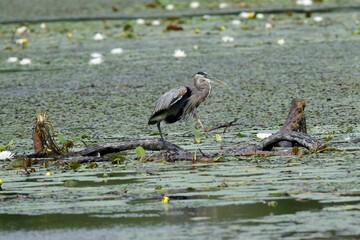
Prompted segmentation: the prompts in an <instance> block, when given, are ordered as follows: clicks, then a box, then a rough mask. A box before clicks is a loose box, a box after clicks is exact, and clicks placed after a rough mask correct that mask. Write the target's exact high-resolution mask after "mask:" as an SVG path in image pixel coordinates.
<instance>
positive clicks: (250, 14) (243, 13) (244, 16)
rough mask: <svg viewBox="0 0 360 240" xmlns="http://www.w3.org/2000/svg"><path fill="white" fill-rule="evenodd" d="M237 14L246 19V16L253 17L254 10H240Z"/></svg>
mask: <svg viewBox="0 0 360 240" xmlns="http://www.w3.org/2000/svg"><path fill="white" fill-rule="evenodd" d="M239 16H240V17H241V18H244V19H248V18H255V16H256V14H255V12H241V13H240V14H239Z"/></svg>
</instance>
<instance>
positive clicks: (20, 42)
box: [15, 38, 28, 45]
mask: <svg viewBox="0 0 360 240" xmlns="http://www.w3.org/2000/svg"><path fill="white" fill-rule="evenodd" d="M27 42H28V40H27V39H26V38H19V39H16V40H15V43H16V44H19V45H24V44H26V43H27Z"/></svg>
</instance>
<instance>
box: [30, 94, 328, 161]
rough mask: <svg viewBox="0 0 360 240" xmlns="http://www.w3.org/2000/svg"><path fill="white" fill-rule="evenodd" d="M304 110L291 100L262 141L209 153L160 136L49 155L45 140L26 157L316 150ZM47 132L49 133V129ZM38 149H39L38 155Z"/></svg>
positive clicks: (177, 156)
mask: <svg viewBox="0 0 360 240" xmlns="http://www.w3.org/2000/svg"><path fill="white" fill-rule="evenodd" d="M304 110H305V101H304V100H302V99H294V100H292V102H291V107H290V110H289V113H288V116H287V119H286V121H285V123H284V125H283V126H282V128H281V129H280V130H279V131H278V132H277V133H274V134H272V135H271V136H269V137H268V138H266V139H263V140H262V141H261V142H258V143H255V144H248V145H240V146H234V147H231V148H228V149H225V150H221V151H219V152H217V153H213V154H210V155H207V154H205V153H203V152H202V151H201V150H200V151H199V152H200V153H201V154H193V153H191V152H189V151H187V150H185V149H183V148H181V147H179V146H177V145H175V144H173V143H170V142H167V141H164V142H163V141H161V140H160V139H140V140H129V141H120V142H110V143H103V144H98V145H95V146H92V147H88V148H85V149H84V150H81V151H78V152H72V153H62V154H59V153H58V152H56V151H54V150H53V151H50V153H49V154H46V151H44V150H43V149H46V148H50V147H51V146H52V145H50V144H46V143H47V142H46V141H42V142H44V144H46V146H45V147H46V148H44V146H40V147H39V146H37V149H41V150H42V151H37V152H36V153H35V154H31V155H28V156H26V157H27V158H32V159H34V158H35V159H36V158H37V157H39V158H40V157H44V155H45V156H46V155H47V157H52V158H53V159H54V160H55V161H57V162H79V163H85V162H96V161H99V162H100V161H111V158H109V157H106V156H105V155H106V154H109V153H117V152H122V151H128V150H134V149H135V148H136V147H138V146H141V147H142V148H144V149H146V150H150V151H159V153H158V154H156V155H152V156H149V157H148V158H147V159H148V160H166V161H179V160H188V161H194V160H196V161H209V160H211V159H214V158H219V157H222V156H249V155H263V156H269V155H284V154H286V155H289V154H294V153H293V152H292V151H287V152H284V151H274V150H273V149H274V147H276V146H282V147H284V146H301V147H304V148H306V149H308V150H309V151H319V150H321V149H323V145H322V144H321V143H320V142H319V141H317V140H315V139H314V138H312V137H311V136H309V135H307V133H306V132H307V129H306V118H305V112H304ZM235 122H236V119H235V120H234V121H232V122H230V123H227V124H223V125H221V126H220V127H216V128H214V129H218V128H223V127H224V128H225V129H226V128H227V127H229V126H232V125H234V123H235ZM47 132H49V133H51V132H52V131H47ZM44 138H45V139H53V136H44ZM35 141H36V142H37V144H39V142H40V141H39V140H38V139H37V138H35V137H34V142H35ZM55 147H56V146H55ZM59 149H60V148H59ZM35 151H36V150H35ZM39 152H41V154H40V155H39ZM34 162H36V161H34Z"/></svg>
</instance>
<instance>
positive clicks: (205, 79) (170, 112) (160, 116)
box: [148, 72, 224, 139]
mask: <svg viewBox="0 0 360 240" xmlns="http://www.w3.org/2000/svg"><path fill="white" fill-rule="evenodd" d="M193 80H194V82H193V84H192V85H190V86H180V87H177V88H173V89H171V90H169V91H167V92H165V93H164V94H163V95H161V96H160V98H159V99H158V100H157V102H156V104H155V108H154V110H153V112H152V114H151V116H150V119H149V122H148V124H150V125H151V124H157V127H158V129H159V132H160V135H161V138H162V139H163V137H162V134H161V129H160V122H161V121H165V122H166V123H174V122H177V121H179V120H182V119H186V118H188V117H190V116H194V117H196V114H195V110H196V109H197V107H199V105H200V104H201V103H202V102H203V101H205V99H206V98H207V97H208V96H209V94H210V92H211V85H210V81H217V82H220V83H222V82H221V81H219V80H216V79H213V78H211V77H210V76H209V75H207V73H204V72H198V73H196V74H195V75H194V76H193ZM222 84H224V83H222ZM198 121H200V120H199V119H198ZM200 125H201V126H202V127H203V125H202V124H201V122H200ZM204 129H205V128H204Z"/></svg>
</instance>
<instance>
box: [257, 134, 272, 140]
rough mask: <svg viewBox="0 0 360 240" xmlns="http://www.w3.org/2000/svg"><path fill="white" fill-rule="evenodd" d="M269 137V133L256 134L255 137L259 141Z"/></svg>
mask: <svg viewBox="0 0 360 240" xmlns="http://www.w3.org/2000/svg"><path fill="white" fill-rule="evenodd" d="M270 136H271V133H258V134H256V137H257V138H259V139H265V138H268V137H270Z"/></svg>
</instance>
